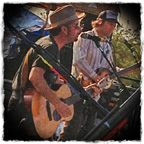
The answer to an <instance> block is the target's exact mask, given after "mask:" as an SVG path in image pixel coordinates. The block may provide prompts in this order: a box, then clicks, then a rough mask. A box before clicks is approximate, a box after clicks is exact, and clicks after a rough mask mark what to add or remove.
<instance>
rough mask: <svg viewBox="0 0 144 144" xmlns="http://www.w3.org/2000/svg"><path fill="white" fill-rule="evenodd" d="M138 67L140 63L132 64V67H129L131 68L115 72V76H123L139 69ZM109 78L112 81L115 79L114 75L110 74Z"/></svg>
mask: <svg viewBox="0 0 144 144" xmlns="http://www.w3.org/2000/svg"><path fill="white" fill-rule="evenodd" d="M140 65H141V63H140V62H139V63H136V64H134V65H131V66H129V67H127V68H125V69H123V70H121V71H119V72H117V74H118V75H123V74H125V73H127V72H130V71H132V70H134V69H136V68H140ZM110 78H111V79H114V78H116V75H115V74H114V73H112V74H111V75H110Z"/></svg>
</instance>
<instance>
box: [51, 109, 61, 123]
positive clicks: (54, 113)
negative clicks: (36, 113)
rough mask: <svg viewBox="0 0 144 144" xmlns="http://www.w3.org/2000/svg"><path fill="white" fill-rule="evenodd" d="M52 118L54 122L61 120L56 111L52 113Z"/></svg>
mask: <svg viewBox="0 0 144 144" xmlns="http://www.w3.org/2000/svg"><path fill="white" fill-rule="evenodd" d="M53 118H54V120H55V121H59V120H60V119H61V117H60V115H59V113H58V112H57V111H56V110H55V111H54V112H53Z"/></svg>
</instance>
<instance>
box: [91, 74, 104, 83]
mask: <svg viewBox="0 0 144 144" xmlns="http://www.w3.org/2000/svg"><path fill="white" fill-rule="evenodd" d="M102 78H103V76H101V75H97V76H96V77H95V78H94V79H93V80H94V81H95V83H98V82H99V81H100V80H101V79H102Z"/></svg>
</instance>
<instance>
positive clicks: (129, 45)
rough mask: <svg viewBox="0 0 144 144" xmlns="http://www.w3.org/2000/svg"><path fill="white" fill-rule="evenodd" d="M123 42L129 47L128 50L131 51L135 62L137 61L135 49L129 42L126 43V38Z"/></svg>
mask: <svg viewBox="0 0 144 144" xmlns="http://www.w3.org/2000/svg"><path fill="white" fill-rule="evenodd" d="M124 44H125V45H126V46H127V47H128V48H129V50H130V51H131V53H132V55H133V57H134V59H135V61H136V63H138V60H137V58H136V54H135V53H136V51H135V49H134V48H131V47H132V45H131V44H130V43H128V42H127V40H125V41H124Z"/></svg>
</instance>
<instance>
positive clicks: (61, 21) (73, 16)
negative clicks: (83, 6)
mask: <svg viewBox="0 0 144 144" xmlns="http://www.w3.org/2000/svg"><path fill="white" fill-rule="evenodd" d="M85 16H86V15H85V13H76V11H75V9H74V7H73V6H72V5H65V6H62V7H59V8H57V9H56V10H55V11H54V12H53V13H52V14H51V15H50V22H51V24H50V26H48V27H46V28H45V29H44V30H51V29H54V28H57V27H60V26H62V25H66V24H67V23H69V22H72V21H75V20H78V19H81V18H84V17H85Z"/></svg>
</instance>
